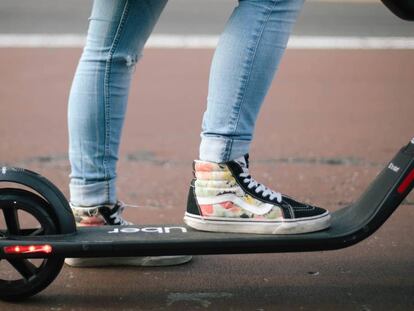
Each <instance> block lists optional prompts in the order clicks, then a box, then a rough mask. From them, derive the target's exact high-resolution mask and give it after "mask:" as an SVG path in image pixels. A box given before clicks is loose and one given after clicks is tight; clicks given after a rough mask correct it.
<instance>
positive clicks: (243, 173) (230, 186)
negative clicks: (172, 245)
mask: <svg viewBox="0 0 414 311" xmlns="http://www.w3.org/2000/svg"><path fill="white" fill-rule="evenodd" d="M194 175H195V179H194V180H193V181H192V183H191V186H190V192H189V196H188V202H187V212H186V213H185V216H184V222H185V223H186V224H187V225H188V226H190V227H192V228H194V229H197V230H203V231H213V232H239V233H258V234H298V233H307V232H314V231H319V230H324V229H326V228H328V227H329V226H330V220H331V216H330V214H329V212H328V211H327V210H325V209H322V208H319V207H316V206H313V205H309V204H305V203H301V202H298V201H297V200H295V199H293V198H291V197H289V196H287V195H284V194H281V193H279V192H276V191H273V190H270V189H269V188H267V187H265V186H264V185H262V184H260V183H258V182H257V181H255V180H254V179H253V178H252V177H251V176H250V174H249V165H248V155H245V156H244V157H241V158H239V159H236V160H233V161H229V162H227V163H223V164H217V163H212V162H205V161H195V162H194Z"/></svg>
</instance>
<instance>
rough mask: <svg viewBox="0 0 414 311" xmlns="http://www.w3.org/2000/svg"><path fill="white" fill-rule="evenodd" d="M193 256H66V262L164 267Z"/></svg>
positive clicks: (86, 265)
mask: <svg viewBox="0 0 414 311" xmlns="http://www.w3.org/2000/svg"><path fill="white" fill-rule="evenodd" d="M191 259H192V256H187V255H185V256H184V255H183V256H147V257H93V258H66V259H65V264H67V265H68V266H71V267H76V268H82V267H84V268H87V267H109V266H139V267H164V266H176V265H181V264H184V263H187V262H189V261H190V260H191Z"/></svg>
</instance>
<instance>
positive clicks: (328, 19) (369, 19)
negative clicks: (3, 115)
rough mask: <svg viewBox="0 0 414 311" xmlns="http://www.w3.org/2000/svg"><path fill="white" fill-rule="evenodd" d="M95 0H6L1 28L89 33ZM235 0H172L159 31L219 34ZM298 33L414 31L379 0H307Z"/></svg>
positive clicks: (0, 16)
mask: <svg viewBox="0 0 414 311" xmlns="http://www.w3.org/2000/svg"><path fill="white" fill-rule="evenodd" d="M91 3H92V2H91V1H90V0H36V1H33V0H19V1H16V0H1V1H0V33H85V32H86V29H87V18H88V16H89V13H90V8H91ZM235 5H236V1H234V0H208V1H205V0H170V1H169V3H168V5H167V7H166V9H165V11H164V13H163V15H162V17H161V19H160V21H159V24H158V25H157V27H156V29H155V33H165V34H218V33H220V32H221V31H222V29H223V27H224V24H225V21H226V19H227V18H228V16H229V15H230V13H231V11H232V9H233V7H234V6H235ZM294 34H295V35H319V36H413V35H414V27H413V25H412V24H410V23H409V22H406V21H402V20H400V19H398V18H397V17H395V16H394V15H392V13H391V12H389V11H388V9H386V8H385V6H384V5H382V4H381V3H380V2H379V1H378V2H376V1H356V2H355V1H352V2H347V1H333V2H330V1H328V2H326V1H307V2H306V3H305V6H304V9H303V12H302V14H301V16H300V18H299V21H298V23H297V24H296V26H295V29H294Z"/></svg>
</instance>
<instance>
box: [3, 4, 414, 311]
mask: <svg viewBox="0 0 414 311" xmlns="http://www.w3.org/2000/svg"><path fill="white" fill-rule="evenodd" d="M108 1H109V0H108ZM137 1H138V0H137ZM235 5H237V1H233V0H171V1H169V3H168V5H167V7H166V9H165V11H164V13H163V15H162V16H161V19H160V21H159V23H158V25H157V26H156V29H155V31H154V34H153V36H152V37H151V38H150V40H149V42H148V44H147V48H146V50H145V53H144V57H143V58H142V59H141V61H140V63H139V64H138V65H137V68H136V72H135V76H134V80H133V82H132V87H131V94H130V100H129V106H128V115H127V118H126V123H125V128H124V131H123V138H122V144H121V152H120V159H119V165H118V188H119V189H118V194H119V197H120V198H121V199H122V200H124V201H126V202H127V203H132V204H138V205H144V206H146V208H137V209H129V210H127V211H126V215H127V218H128V219H130V220H131V221H134V222H135V223H144V224H150V223H179V222H181V221H182V216H183V213H184V206H185V202H186V192H187V190H188V183H189V180H190V179H191V177H192V172H191V163H192V160H193V159H195V158H196V157H197V155H198V144H199V132H200V124H201V118H202V113H203V111H204V109H205V100H206V96H207V86H208V74H209V66H210V62H211V58H212V56H213V53H214V46H215V44H216V42H217V36H218V35H219V34H220V33H221V31H222V30H223V28H224V26H225V22H226V20H227V18H228V16H229V15H230V14H231V12H232V10H233V8H234V6H235ZM91 6H92V1H90V0H0V164H2V165H14V166H20V167H25V168H29V169H32V170H34V171H37V172H39V173H41V174H43V175H45V176H46V177H47V178H49V179H50V180H52V181H53V182H54V183H55V184H56V185H57V186H58V187H59V188H60V189H61V190H62V191H63V192H64V194H65V195H66V196H67V197H68V195H69V193H68V175H69V173H70V166H69V161H68V157H67V135H68V134H67V125H66V124H67V123H66V113H67V97H68V94H69V90H70V85H71V81H72V78H73V75H74V72H75V69H76V65H77V62H78V60H79V57H80V55H81V53H82V46H83V42H84V38H85V34H86V31H87V26H88V16H89V14H90V9H91ZM413 81H414V23H410V22H407V21H403V20H400V19H399V18H397V17H396V16H394V15H393V14H392V13H391V12H389V11H388V9H387V8H386V7H385V6H384V5H383V4H382V3H381V2H380V1H377V0H348V1H345V0H344V1H341V0H326V1H323V0H320V1H310V0H309V1H306V3H305V6H304V9H303V11H302V14H301V15H300V17H299V20H298V22H297V24H296V26H295V28H294V31H293V35H292V37H291V40H290V42H289V48H288V49H287V51H286V55H285V57H284V59H283V60H282V64H281V66H280V70H279V72H278V74H277V76H276V79H275V81H274V83H273V85H272V87H271V89H270V91H269V94H268V96H267V98H266V102H265V104H264V106H263V109H262V111H261V114H260V116H259V120H258V124H257V128H256V133H255V139H254V142H253V144H252V149H251V158H252V171H253V174H254V176H255V178H256V179H257V180H258V181H261V182H263V183H264V184H266V185H268V186H269V187H271V188H273V189H275V190H278V191H281V192H283V193H288V194H291V195H292V196H295V197H298V198H299V199H301V200H305V201H309V202H313V203H316V204H319V205H322V206H324V207H327V208H329V209H330V210H335V209H338V208H340V207H343V206H344V205H347V204H349V203H351V202H352V201H354V200H355V199H356V198H357V197H358V195H359V194H360V193H361V192H362V191H363V190H364V188H365V187H366V186H367V185H368V184H369V182H370V181H371V180H372V179H373V178H374V177H375V176H376V174H377V173H378V172H379V170H380V169H381V168H382V167H383V166H384V165H385V164H386V163H387V161H388V160H389V159H391V157H392V156H393V155H394V154H395V152H396V151H397V150H398V149H399V148H400V147H401V146H402V145H403V144H406V143H407V142H408V141H409V140H410V139H411V138H412V137H414V122H413V116H414V105H413V98H414V88H413ZM413 205H414V197H413V194H411V196H409V197H408V199H407V200H406V201H405V202H404V205H403V207H401V208H400V209H399V210H398V211H397V212H396V213H395V215H393V216H392V217H391V219H390V220H389V221H388V222H387V223H386V224H385V225H384V226H383V227H382V228H381V229H380V230H379V231H378V233H376V234H375V235H374V236H373V237H372V238H370V239H369V240H368V241H365V242H363V243H362V244H359V245H356V246H354V247H352V248H350V249H346V250H342V251H334V252H327V253H326V252H325V253H314V254H313V253H312V254H267V255H255V254H252V255H243V256H203V257H197V258H195V260H194V261H193V262H192V263H191V264H189V265H187V266H182V267H177V268H167V269H165V268H162V269H140V268H119V269H86V270H79V269H70V268H65V269H64V271H63V273H62V274H61V275H60V276H59V278H58V279H57V281H55V283H53V285H52V286H51V287H50V288H48V289H47V290H46V291H44V292H43V293H42V294H41V295H39V296H38V297H37V298H35V299H33V300H31V301H30V304H26V305H19V304H16V305H10V304H6V303H2V302H0V309H1V310H23V309H24V310H25V309H27V310H45V309H48V310H204V309H211V310H365V311H368V310H413V309H414V280H413V278H412V275H414V265H413V262H414V242H413V240H412V239H409V238H407V237H410V236H412V234H413V226H412V222H413V219H414V209H413ZM92 285H93V286H92ZM144 285H145V286H144Z"/></svg>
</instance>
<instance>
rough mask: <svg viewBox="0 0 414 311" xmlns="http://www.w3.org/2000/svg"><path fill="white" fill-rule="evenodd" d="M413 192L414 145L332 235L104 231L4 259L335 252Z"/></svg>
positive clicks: (29, 240)
mask: <svg viewBox="0 0 414 311" xmlns="http://www.w3.org/2000/svg"><path fill="white" fill-rule="evenodd" d="M413 186H414V142H412V143H410V144H408V145H407V146H405V147H404V148H402V149H401V151H400V152H399V153H397V155H396V156H395V157H394V159H392V161H391V162H389V163H388V165H387V167H385V168H384V169H383V171H382V172H381V173H380V174H379V175H378V176H377V177H376V179H375V180H374V181H373V182H372V184H371V185H370V186H369V188H368V190H366V191H365V192H364V193H363V194H362V196H361V197H360V198H359V199H358V200H357V201H356V202H355V203H354V204H352V205H350V206H347V207H345V208H342V209H340V210H338V211H335V212H333V213H332V225H331V227H330V228H329V229H327V230H324V231H320V232H314V233H307V234H295V235H258V234H235V233H211V232H201V231H195V230H193V229H191V228H188V227H187V226H185V225H149V226H148V225H145V226H103V227H85V228H79V229H78V230H77V232H75V233H72V234H60V235H48V236H36V237H26V236H25V237H24V238H22V236H20V237H19V238H17V239H16V240H13V237H11V236H9V237H7V238H0V258H13V256H17V255H14V254H12V255H10V254H5V253H4V250H3V247H4V246H11V245H36V244H48V245H50V246H51V247H52V253H50V254H48V255H45V254H22V253H20V254H19V255H18V257H20V258H22V257H45V256H50V255H53V256H62V257H97V256H101V257H105V256H108V257H109V256H110V257H113V256H147V255H181V254H192V255H196V254H236V253H276V252H304V251H321V250H333V249H340V248H344V247H348V246H351V245H353V244H356V243H358V242H359V241H361V240H363V239H365V238H367V237H368V236H369V235H371V234H372V233H374V232H375V231H376V230H377V229H378V228H379V227H380V226H381V225H382V224H383V223H384V222H385V221H386V220H387V219H388V217H389V216H390V215H391V214H392V213H393V212H394V211H395V209H396V208H397V207H398V206H399V205H400V204H401V202H402V200H403V199H404V198H405V197H406V196H407V194H408V193H409V192H410V191H411V190H412V188H413Z"/></svg>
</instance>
